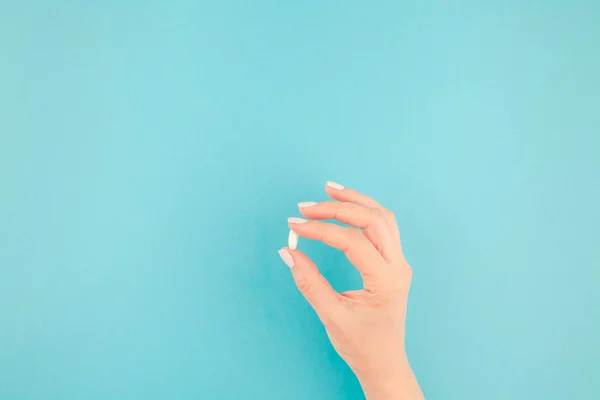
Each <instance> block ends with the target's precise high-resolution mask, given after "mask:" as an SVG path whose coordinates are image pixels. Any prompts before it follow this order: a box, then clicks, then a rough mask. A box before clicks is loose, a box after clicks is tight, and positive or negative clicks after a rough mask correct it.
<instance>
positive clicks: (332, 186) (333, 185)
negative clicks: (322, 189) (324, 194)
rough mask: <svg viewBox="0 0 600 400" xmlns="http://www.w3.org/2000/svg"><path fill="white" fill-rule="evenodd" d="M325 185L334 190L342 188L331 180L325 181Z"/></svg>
mask: <svg viewBox="0 0 600 400" xmlns="http://www.w3.org/2000/svg"><path fill="white" fill-rule="evenodd" d="M327 186H329V187H330V188H332V189H335V190H342V189H343V188H344V187H343V186H342V185H340V184H339V183H335V182H331V181H329V182H327Z"/></svg>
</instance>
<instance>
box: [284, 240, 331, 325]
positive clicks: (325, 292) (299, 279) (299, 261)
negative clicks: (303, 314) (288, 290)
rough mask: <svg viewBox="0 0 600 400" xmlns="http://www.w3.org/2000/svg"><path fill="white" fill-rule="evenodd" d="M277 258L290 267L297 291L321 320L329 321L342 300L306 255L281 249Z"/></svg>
mask: <svg viewBox="0 0 600 400" xmlns="http://www.w3.org/2000/svg"><path fill="white" fill-rule="evenodd" d="M279 256H280V257H281V258H282V259H283V261H284V262H285V263H286V264H287V266H288V267H290V270H291V271H292V275H293V276H294V281H295V282H296V286H297V287H298V290H299V291H300V293H302V294H303V295H304V297H305V298H306V300H307V301H308V303H309V304H310V305H311V306H312V308H314V309H315V311H316V312H317V315H318V316H319V318H321V320H323V319H324V318H326V319H329V318H330V317H331V316H332V314H333V313H336V312H338V311H339V309H340V308H341V300H342V299H341V297H340V295H339V293H337V292H336V291H335V290H333V288H332V287H331V285H330V284H329V282H327V279H325V277H324V276H323V275H321V273H320V272H319V269H318V268H317V266H316V265H315V264H314V263H313V262H312V261H311V259H310V258H308V257H307V256H306V254H304V253H302V252H301V251H298V250H289V249H288V248H283V249H281V250H279Z"/></svg>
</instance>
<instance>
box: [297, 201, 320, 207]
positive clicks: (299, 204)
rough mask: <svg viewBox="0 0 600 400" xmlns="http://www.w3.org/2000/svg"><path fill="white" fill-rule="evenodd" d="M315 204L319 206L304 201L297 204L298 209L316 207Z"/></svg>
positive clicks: (312, 202) (313, 202)
mask: <svg viewBox="0 0 600 400" xmlns="http://www.w3.org/2000/svg"><path fill="white" fill-rule="evenodd" d="M317 204H319V203H317V202H315V201H304V202H302V203H298V207H300V208H308V207H312V206H316V205H317Z"/></svg>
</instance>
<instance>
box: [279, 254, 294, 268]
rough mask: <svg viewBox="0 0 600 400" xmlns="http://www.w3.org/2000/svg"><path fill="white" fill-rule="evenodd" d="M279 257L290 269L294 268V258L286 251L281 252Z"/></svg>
mask: <svg viewBox="0 0 600 400" xmlns="http://www.w3.org/2000/svg"><path fill="white" fill-rule="evenodd" d="M279 256H280V257H281V259H282V260H283V262H284V263H285V264H286V265H287V266H288V267H290V268H294V257H292V255H291V254H290V252H289V251H287V250H286V249H281V250H279Z"/></svg>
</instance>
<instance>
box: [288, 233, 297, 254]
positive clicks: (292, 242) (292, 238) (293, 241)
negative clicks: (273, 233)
mask: <svg viewBox="0 0 600 400" xmlns="http://www.w3.org/2000/svg"><path fill="white" fill-rule="evenodd" d="M297 246H298V234H297V233H296V232H294V231H290V235H289V236H288V247H289V248H290V250H296V247H297Z"/></svg>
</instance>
